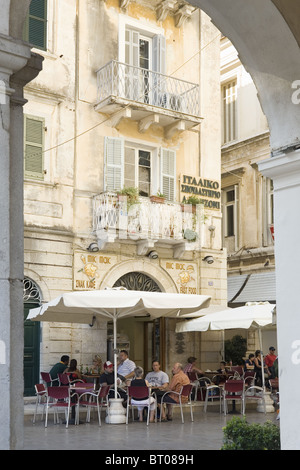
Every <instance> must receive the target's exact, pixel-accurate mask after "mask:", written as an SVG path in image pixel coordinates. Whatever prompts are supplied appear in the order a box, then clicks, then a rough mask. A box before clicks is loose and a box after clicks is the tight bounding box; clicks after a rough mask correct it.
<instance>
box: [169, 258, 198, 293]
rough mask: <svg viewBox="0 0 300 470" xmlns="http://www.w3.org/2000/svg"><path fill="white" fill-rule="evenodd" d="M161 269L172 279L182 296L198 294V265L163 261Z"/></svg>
mask: <svg viewBox="0 0 300 470" xmlns="http://www.w3.org/2000/svg"><path fill="white" fill-rule="evenodd" d="M161 267H162V268H163V269H165V270H166V271H167V272H168V274H169V275H170V276H171V277H172V279H173V281H174V282H175V284H176V286H177V288H178V292H179V293H180V294H197V285H198V282H197V279H198V275H197V264H196V263H190V262H188V261H187V262H182V261H174V260H162V261H161Z"/></svg>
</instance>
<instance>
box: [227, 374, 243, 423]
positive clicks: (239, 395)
mask: <svg viewBox="0 0 300 470" xmlns="http://www.w3.org/2000/svg"><path fill="white" fill-rule="evenodd" d="M244 392H245V383H244V380H226V382H225V384H224V386H223V402H224V414H225V415H226V412H227V402H228V401H229V400H230V401H234V402H236V401H240V402H241V413H242V414H245V410H244V408H245V404H244V403H245V401H244V400H245V395H244Z"/></svg>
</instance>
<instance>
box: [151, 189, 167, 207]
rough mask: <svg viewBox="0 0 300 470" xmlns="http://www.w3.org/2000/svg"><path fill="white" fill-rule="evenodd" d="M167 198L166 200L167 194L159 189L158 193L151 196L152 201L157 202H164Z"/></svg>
mask: <svg viewBox="0 0 300 470" xmlns="http://www.w3.org/2000/svg"><path fill="white" fill-rule="evenodd" d="M165 200H166V196H165V195H164V194H163V193H161V192H160V191H158V192H157V193H156V195H152V196H150V201H151V202H155V203H157V204H164V203H165Z"/></svg>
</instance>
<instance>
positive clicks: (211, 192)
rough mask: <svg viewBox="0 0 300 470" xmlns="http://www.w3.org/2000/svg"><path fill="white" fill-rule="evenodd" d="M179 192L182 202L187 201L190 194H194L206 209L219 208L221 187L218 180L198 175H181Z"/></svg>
mask: <svg viewBox="0 0 300 470" xmlns="http://www.w3.org/2000/svg"><path fill="white" fill-rule="evenodd" d="M180 192H181V194H182V202H183V203H185V202H187V200H188V198H189V197H190V196H196V197H198V198H199V199H200V200H201V203H202V204H204V207H205V208H207V209H215V210H220V209H221V188H220V183H219V182H218V181H213V180H209V179H205V178H201V177H200V176H198V177H195V176H188V175H181V182H180Z"/></svg>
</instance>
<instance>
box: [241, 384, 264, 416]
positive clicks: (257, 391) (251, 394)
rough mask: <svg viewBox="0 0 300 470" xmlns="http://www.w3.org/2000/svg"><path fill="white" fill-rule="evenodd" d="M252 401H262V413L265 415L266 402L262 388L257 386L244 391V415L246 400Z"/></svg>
mask: <svg viewBox="0 0 300 470" xmlns="http://www.w3.org/2000/svg"><path fill="white" fill-rule="evenodd" d="M250 399H252V400H253V399H254V400H262V403H263V407H264V412H265V414H266V412H267V411H266V402H265V393H264V389H263V388H262V387H258V386H257V385H253V386H252V387H249V388H247V389H246V390H245V393H244V414H245V413H246V403H247V400H250Z"/></svg>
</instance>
